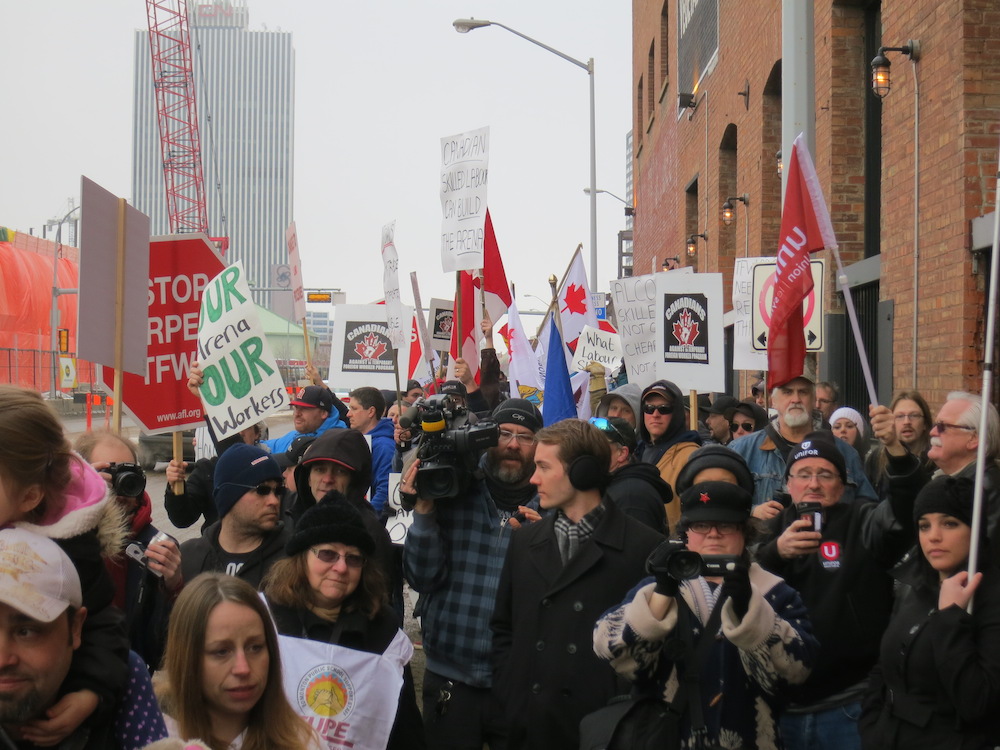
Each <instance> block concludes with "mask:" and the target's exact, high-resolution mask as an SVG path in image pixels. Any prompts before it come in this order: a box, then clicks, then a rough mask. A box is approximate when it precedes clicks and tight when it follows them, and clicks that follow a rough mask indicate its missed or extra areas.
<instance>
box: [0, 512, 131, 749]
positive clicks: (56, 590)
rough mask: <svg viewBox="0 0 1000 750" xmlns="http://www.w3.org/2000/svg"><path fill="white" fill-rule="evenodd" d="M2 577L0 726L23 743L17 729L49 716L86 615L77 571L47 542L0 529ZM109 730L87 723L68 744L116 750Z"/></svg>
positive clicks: (18, 532) (21, 533) (22, 532)
mask: <svg viewBox="0 0 1000 750" xmlns="http://www.w3.org/2000/svg"><path fill="white" fill-rule="evenodd" d="M0 571H2V572H0V727H2V728H3V731H4V732H6V733H8V734H9V735H10V736H11V737H13V738H20V737H21V728H22V725H24V724H26V723H27V722H31V721H33V720H35V719H46V718H49V717H47V715H46V711H47V710H48V709H49V708H50V707H51V706H52V705H53V704H54V703H56V700H57V699H58V698H59V695H60V688H61V687H62V683H63V680H65V679H66V676H67V675H68V674H69V668H70V663H71V662H72V660H73V652H74V651H76V649H77V648H79V647H80V639H81V635H82V632H83V621H84V620H85V619H86V617H87V610H86V609H85V608H84V607H83V595H82V593H81V590H80V578H79V576H78V574H77V571H76V567H75V566H74V565H73V563H72V561H71V560H70V559H69V557H67V555H66V553H65V552H63V550H62V549H61V548H60V547H59V545H58V544H56V543H55V542H53V541H52V540H51V539H47V538H45V537H42V536H38V535H37V534H32V533H31V532H29V531H26V530H24V529H19V528H6V529H2V530H0ZM110 724H111V722H106V726H90V725H89V724H88V723H84V724H83V725H81V726H80V727H78V728H77V729H76V730H75V731H74V732H73V733H72V734H71V735H70V736H69V737H68V738H67V740H66V742H67V743H70V742H72V743H76V744H73V747H79V748H105V747H117V745H116V744H115V743H114V740H113V739H112V735H111V731H110ZM5 746H7V747H11V745H9V744H6V745H5ZM17 747H28V748H33V747H36V745H34V744H32V743H30V742H27V743H23V744H18V745H17Z"/></svg>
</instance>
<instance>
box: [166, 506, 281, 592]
mask: <svg viewBox="0 0 1000 750" xmlns="http://www.w3.org/2000/svg"><path fill="white" fill-rule="evenodd" d="M221 529H222V521H216V522H215V523H213V524H212V525H211V526H209V527H208V528H207V529H205V533H204V534H202V535H201V536H200V537H198V538H197V539H188V540H187V541H186V542H184V543H183V544H181V574H182V575H183V576H184V582H185V583H187V582H189V581H191V579H193V578H194V577H195V576H197V575H198V574H199V573H205V572H213V573H224V572H225V569H226V568H225V561H224V560H223V557H222V555H221V554H220V553H219V550H220V547H219V531H221ZM289 537H291V530H290V529H289V528H288V527H287V526H286V525H285V524H284V523H282V522H280V521H279V522H278V525H277V526H275V527H274V528H273V529H272V530H271V531H269V532H268V533H267V535H266V536H265V537H264V539H263V541H262V542H261V543H260V546H259V547H258V548H257V549H255V550H254V552H253V554H252V555H251V556H250V559H248V560H247V561H246V563H244V565H243V567H242V568H240V572H239V573H238V574H237V578H242V579H243V580H244V581H246V582H247V583H249V584H250V585H251V586H253V587H254V588H255V589H256V588H260V582H261V581H262V580H263V579H264V575H265V574H266V573H267V571H268V570H269V569H270V567H271V566H272V565H273V564H274V563H276V562H277V561H278V560H282V559H284V558H285V557H287V555H286V554H285V543H286V542H287V541H288V539H289Z"/></svg>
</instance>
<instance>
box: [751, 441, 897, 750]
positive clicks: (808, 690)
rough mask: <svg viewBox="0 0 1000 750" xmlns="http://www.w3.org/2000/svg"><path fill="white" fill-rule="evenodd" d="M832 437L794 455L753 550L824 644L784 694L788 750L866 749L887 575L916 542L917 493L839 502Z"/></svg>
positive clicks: (837, 455)
mask: <svg viewBox="0 0 1000 750" xmlns="http://www.w3.org/2000/svg"><path fill="white" fill-rule="evenodd" d="M834 440H835V438H833V436H832V435H831V434H830V433H829V432H826V431H823V432H813V433H810V434H808V435H806V436H805V437H804V438H803V440H802V442H801V444H800V445H799V446H798V447H796V448H794V449H793V450H792V451H791V452H790V453H789V454H788V460H787V462H786V468H785V481H786V482H787V485H788V491H789V493H790V494H791V497H792V504H791V505H790V506H789V507H788V508H785V509H784V510H783V511H782V512H781V513H780V514H779V515H777V516H775V517H774V518H773V519H771V520H770V521H769V522H768V526H767V532H766V539H765V542H764V543H762V544H761V545H760V547H759V548H758V549H757V559H758V560H759V561H760V564H761V565H762V566H763V567H764V568H766V569H767V570H770V571H771V572H773V573H775V574H777V575H780V576H782V577H783V578H784V579H785V580H786V581H788V584H789V585H790V586H793V587H794V588H795V589H796V590H798V591H799V592H800V593H801V594H802V599H803V601H804V602H805V603H806V606H807V607H808V608H809V614H810V617H811V619H812V622H813V628H814V630H815V632H816V638H817V639H818V640H819V642H820V650H819V654H818V656H817V660H816V666H815V668H814V669H813V672H812V674H811V675H810V677H809V679H808V680H806V682H805V683H803V684H802V685H799V686H797V687H795V688H793V689H791V690H789V692H788V698H789V701H790V704H789V705H788V706H787V707H786V710H785V713H784V715H783V716H782V718H781V730H782V736H783V737H784V742H785V747H786V748H788V749H789V750H807V749H808V750H825V749H827V748H829V749H830V750H851V749H852V748H860V747H861V740H860V737H859V735H858V726H857V720H858V717H859V715H860V713H861V697H862V696H863V694H864V692H865V689H866V687H867V678H868V673H869V672H870V671H871V669H872V667H873V666H874V665H875V663H876V661H877V660H878V655H879V643H880V641H881V638H882V633H883V632H884V631H885V628H886V625H887V624H888V622H889V616H890V614H891V612H892V578H891V577H890V576H889V574H888V573H887V571H888V569H889V568H890V567H892V566H893V565H894V564H895V563H896V562H897V561H899V559H900V558H901V557H902V556H903V555H904V554H905V553H906V551H907V550H908V549H909V548H910V547H911V546H913V544H914V542H915V539H916V535H915V531H914V526H913V518H912V507H913V494H912V493H909V492H897V493H895V494H894V495H890V497H889V499H888V500H887V501H886V502H881V503H875V502H871V501H868V500H866V499H864V498H863V497H861V496H857V497H855V498H854V499H853V500H846V501H844V500H842V499H843V496H844V492H845V487H846V485H847V481H848V475H847V463H846V461H845V460H844V456H843V454H842V453H841V452H840V450H839V448H838V446H837V445H836V444H835V443H834ZM807 504H808V505H807Z"/></svg>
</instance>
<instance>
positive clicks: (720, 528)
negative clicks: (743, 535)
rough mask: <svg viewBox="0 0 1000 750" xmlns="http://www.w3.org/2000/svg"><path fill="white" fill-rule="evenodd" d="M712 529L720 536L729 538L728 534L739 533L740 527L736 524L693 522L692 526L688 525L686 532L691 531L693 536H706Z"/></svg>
mask: <svg viewBox="0 0 1000 750" xmlns="http://www.w3.org/2000/svg"><path fill="white" fill-rule="evenodd" d="M712 529H715V530H716V531H717V532H719V533H720V534H721V535H722V536H729V535H730V534H736V533H739V530H740V525H739V524H738V523H723V522H720V521H695V522H694V523H692V524H688V531H693V532H694V533H695V534H707V533H708V532H710V531H711V530H712Z"/></svg>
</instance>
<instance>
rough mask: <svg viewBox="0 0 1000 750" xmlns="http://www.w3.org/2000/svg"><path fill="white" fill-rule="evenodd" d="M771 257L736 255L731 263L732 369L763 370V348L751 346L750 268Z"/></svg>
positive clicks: (751, 282) (751, 286)
mask: <svg viewBox="0 0 1000 750" xmlns="http://www.w3.org/2000/svg"><path fill="white" fill-rule="evenodd" d="M762 263H772V264H773V263H774V258H773V257H770V258H737V259H736V262H735V263H734V265H733V369H734V370H766V369H767V349H766V347H765V348H764V349H763V350H762V351H760V350H757V349H755V348H754V346H753V315H754V311H753V308H754V306H755V304H756V299H755V298H754V295H753V276H754V268H755V267H756V266H758V265H760V264H762Z"/></svg>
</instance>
